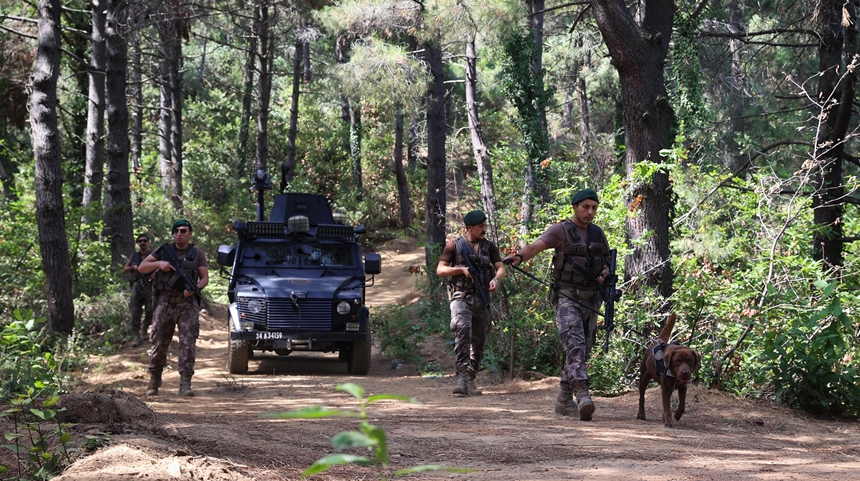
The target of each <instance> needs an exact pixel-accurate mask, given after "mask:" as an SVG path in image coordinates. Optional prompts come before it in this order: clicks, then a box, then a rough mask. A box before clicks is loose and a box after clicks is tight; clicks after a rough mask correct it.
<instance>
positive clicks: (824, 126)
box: [812, 0, 857, 270]
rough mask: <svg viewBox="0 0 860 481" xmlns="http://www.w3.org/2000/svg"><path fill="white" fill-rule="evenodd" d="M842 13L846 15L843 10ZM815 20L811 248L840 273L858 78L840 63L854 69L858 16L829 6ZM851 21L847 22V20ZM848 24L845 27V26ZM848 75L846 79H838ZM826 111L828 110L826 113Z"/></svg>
mask: <svg viewBox="0 0 860 481" xmlns="http://www.w3.org/2000/svg"><path fill="white" fill-rule="evenodd" d="M843 8H844V10H843ZM817 13H818V14H817V17H818V18H819V19H820V21H821V22H822V27H821V37H820V38H821V42H820V43H819V50H818V59H819V80H818V99H819V100H820V102H821V105H822V107H821V110H822V112H821V113H822V114H823V116H824V117H823V118H822V119H821V120H819V122H821V125H820V127H819V129H818V138H816V142H815V148H814V151H813V159H814V160H815V161H816V162H817V163H818V164H819V169H820V174H819V176H818V185H817V186H816V190H815V193H814V194H813V197H812V208H813V219H814V221H815V224H816V227H817V228H816V229H815V234H814V237H813V245H814V247H815V258H816V259H820V260H823V261H824V269H825V270H830V269H832V268H838V267H841V266H842V265H843V263H844V259H843V255H842V243H843V240H842V233H843V228H842V221H841V220H842V215H843V201H842V199H843V198H844V195H845V185H844V180H843V171H844V168H843V160H842V156H843V153H844V150H845V148H844V145H845V141H846V135H847V133H848V124H849V120H850V118H851V114H852V112H851V108H852V103H853V101H854V92H855V82H856V76H855V75H854V73H853V69H846V68H845V67H844V65H843V62H842V56H843V53H844V54H845V57H846V62H847V63H851V62H852V60H853V57H854V55H855V54H856V53H857V45H856V41H857V29H856V11H855V9H854V6H853V4H851V3H850V2H849V3H847V4H844V3H842V2H837V1H834V0H827V1H824V2H821V3H819V4H818V12H817ZM844 14H847V15H848V19H847V22H846V21H845V20H846V19H844V18H843V16H844ZM846 23H847V24H849V25H848V26H846V27H844V30H843V25H845V24H846ZM843 72H845V74H844V75H845V77H844V78H840V74H841V73H843ZM825 106H826V107H825Z"/></svg>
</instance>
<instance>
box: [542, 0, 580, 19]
mask: <svg viewBox="0 0 860 481" xmlns="http://www.w3.org/2000/svg"><path fill="white" fill-rule="evenodd" d="M576 5H591V1H586V2H570V3H565V4H562V5H556V6H555V7H550V8H545V9H543V10H539V11H537V12H533V13H530V14H529V15H528V16H529V17H534V16H535V15H538V14H541V13H546V12H551V11H553V10H559V9H562V8H566V7H573V6H576Z"/></svg>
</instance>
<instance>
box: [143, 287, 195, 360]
mask: <svg viewBox="0 0 860 481" xmlns="http://www.w3.org/2000/svg"><path fill="white" fill-rule="evenodd" d="M189 299H190V301H189V300H183V301H181V302H178V303H176V304H171V303H168V300H167V297H164V296H160V297H159V298H158V304H157V305H156V307H155V315H154V320H155V322H154V323H153V324H152V331H151V332H150V333H149V340H150V341H152V351H151V354H150V356H149V372H160V371H161V370H162V369H164V366H165V365H166V364H167V349H168V348H169V347H170V342H171V341H172V340H173V333H174V332H175V331H176V327H177V326H179V363H178V364H177V367H178V368H179V372H185V371H188V372H190V373H192V374H193V373H194V361H195V359H196V358H195V356H196V353H195V350H196V347H197V346H196V343H197V336H199V335H200V309H199V308H198V307H197V304H195V303H194V298H193V297H190V298H189Z"/></svg>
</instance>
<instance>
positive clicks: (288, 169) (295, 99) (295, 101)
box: [281, 41, 304, 192]
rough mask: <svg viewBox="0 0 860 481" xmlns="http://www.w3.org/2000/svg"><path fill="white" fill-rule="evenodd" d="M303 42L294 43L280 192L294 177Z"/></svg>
mask: <svg viewBox="0 0 860 481" xmlns="http://www.w3.org/2000/svg"><path fill="white" fill-rule="evenodd" d="M303 46H304V42H301V41H297V42H296V51H295V54H294V55H293V92H292V94H291V95H290V130H289V132H288V134H287V161H286V163H285V164H284V165H283V167H282V168H281V170H282V172H283V179H284V183H285V185H282V186H281V192H283V191H284V190H285V189H286V182H289V181H291V180H293V178H294V177H295V175H296V137H297V136H298V131H299V95H301V76H302V51H303Z"/></svg>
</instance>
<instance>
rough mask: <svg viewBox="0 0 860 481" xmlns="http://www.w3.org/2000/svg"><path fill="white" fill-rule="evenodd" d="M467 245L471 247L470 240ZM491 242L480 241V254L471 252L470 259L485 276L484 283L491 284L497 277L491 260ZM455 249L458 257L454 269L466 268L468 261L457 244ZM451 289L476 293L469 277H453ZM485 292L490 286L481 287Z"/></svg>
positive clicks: (455, 259)
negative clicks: (491, 280)
mask: <svg viewBox="0 0 860 481" xmlns="http://www.w3.org/2000/svg"><path fill="white" fill-rule="evenodd" d="M466 243H467V244H469V247H471V243H470V242H469V240H468V239H466ZM490 245H491V244H490V241H488V240H486V239H480V240H479V241H478V253H477V254H475V253H474V252H470V253H469V254H468V255H469V259H470V260H471V261H472V265H473V266H475V268H476V269H478V270H479V271H481V273H482V274H483V275H484V281H485V282H486V283H488V284H489V282H490V279H492V278H493V277H495V276H496V268H495V267H493V262H492V261H491V260H490ZM454 246H455V248H456V249H457V255H456V257H455V258H454V267H466V259H465V258H463V253H462V252H460V247H459V246H458V245H457V243H456V242H455V243H454ZM450 283H451V287H452V288H453V289H454V291H464V292H475V284H474V283H473V282H472V280H471V279H469V278H468V277H466V276H464V275H462V274H460V275H456V276H452V277H451V278H450ZM481 287H482V288H483V289H484V290H487V289H488V286H486V285H484V286H481Z"/></svg>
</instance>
